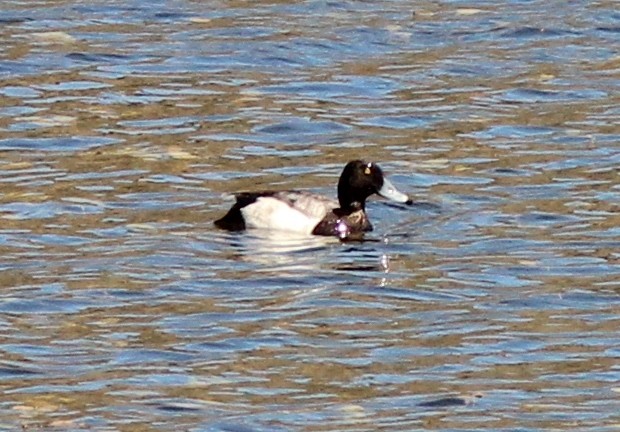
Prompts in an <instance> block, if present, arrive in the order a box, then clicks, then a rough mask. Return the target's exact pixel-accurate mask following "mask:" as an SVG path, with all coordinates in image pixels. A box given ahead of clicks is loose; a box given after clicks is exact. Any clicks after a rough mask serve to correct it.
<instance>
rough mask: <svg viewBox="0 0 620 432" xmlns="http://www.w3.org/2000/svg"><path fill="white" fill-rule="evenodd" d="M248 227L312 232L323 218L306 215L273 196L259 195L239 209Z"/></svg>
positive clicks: (321, 216) (304, 232)
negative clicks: (252, 201) (254, 200)
mask: <svg viewBox="0 0 620 432" xmlns="http://www.w3.org/2000/svg"><path fill="white" fill-rule="evenodd" d="M241 214H243V219H244V220H245V223H246V226H247V227H248V228H262V229H270V230H281V231H294V232H299V233H303V234H312V230H313V229H314V227H315V226H317V224H318V223H319V222H320V221H321V219H323V216H325V213H323V214H322V215H318V214H316V215H308V214H305V213H302V212H301V211H299V210H297V209H295V208H293V207H291V206H290V205H289V204H287V203H286V202H283V201H280V200H279V199H277V198H273V197H260V198H258V199H257V200H256V202H254V203H252V204H250V205H247V206H245V207H243V208H242V209H241Z"/></svg>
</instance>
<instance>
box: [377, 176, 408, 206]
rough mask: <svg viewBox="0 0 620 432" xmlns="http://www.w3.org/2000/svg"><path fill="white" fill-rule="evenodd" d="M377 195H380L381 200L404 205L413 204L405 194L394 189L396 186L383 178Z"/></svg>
mask: <svg viewBox="0 0 620 432" xmlns="http://www.w3.org/2000/svg"><path fill="white" fill-rule="evenodd" d="M377 193H378V194H379V195H381V196H382V197H383V198H387V199H389V200H391V201H395V202H398V203H404V204H407V205H411V204H413V201H412V200H411V198H409V197H408V196H407V195H406V194H404V193H402V192H401V191H399V190H398V189H396V186H394V185H393V184H392V182H391V181H389V180H388V179H387V178H383V186H382V187H381V189H379V191H378V192H377Z"/></svg>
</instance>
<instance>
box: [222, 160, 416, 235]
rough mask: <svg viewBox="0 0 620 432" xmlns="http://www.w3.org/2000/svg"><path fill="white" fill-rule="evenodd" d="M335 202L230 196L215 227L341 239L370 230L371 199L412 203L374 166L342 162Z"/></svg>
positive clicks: (300, 194)
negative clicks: (368, 209) (232, 198)
mask: <svg viewBox="0 0 620 432" xmlns="http://www.w3.org/2000/svg"><path fill="white" fill-rule="evenodd" d="M337 191H338V200H334V199H331V198H327V197H324V196H321V195H318V194H315V193H312V192H308V191H296V190H285V191H276V190H266V191H259V192H241V193H238V194H235V198H236V202H235V204H234V205H233V206H232V207H231V208H230V210H229V211H228V213H226V215H224V216H223V217H222V218H220V219H218V220H216V221H215V222H214V223H215V226H216V227H218V228H220V229H224V230H228V231H243V230H246V229H249V228H257V229H266V230H278V231H289V232H296V233H299V234H305V235H318V236H336V237H339V238H340V239H342V240H344V239H347V238H351V237H352V236H357V235H360V234H363V233H365V232H368V231H372V229H373V227H372V224H371V223H370V220H369V219H368V215H367V214H366V199H367V198H368V197H370V196H371V195H373V194H377V195H379V196H381V197H383V198H386V199H388V200H391V201H394V202H397V203H403V204H407V205H411V204H413V201H412V200H411V198H409V196H408V195H406V194H405V193H403V192H400V191H399V190H398V189H397V188H396V187H395V186H394V185H393V184H392V182H391V181H390V180H388V178H387V177H386V176H385V175H384V173H383V170H382V169H381V168H380V167H379V165H377V164H376V163H374V162H365V161H363V160H359V159H358V160H352V161H350V162H348V163H347V164H346V165H345V167H344V169H343V170H342V174H341V175H340V179H339V180H338V189H337Z"/></svg>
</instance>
